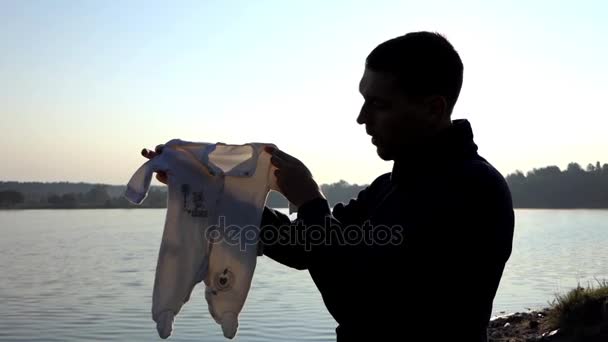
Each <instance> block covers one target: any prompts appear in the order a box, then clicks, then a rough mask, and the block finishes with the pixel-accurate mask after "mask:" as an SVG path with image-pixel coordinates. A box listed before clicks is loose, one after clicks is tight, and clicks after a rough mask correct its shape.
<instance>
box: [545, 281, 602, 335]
mask: <svg viewBox="0 0 608 342" xmlns="http://www.w3.org/2000/svg"><path fill="white" fill-rule="evenodd" d="M596 281H597V280H596ZM597 283H598V286H595V287H594V286H588V287H586V288H584V287H581V286H580V283H579V284H578V286H577V287H576V288H575V289H572V290H570V291H569V292H567V293H566V294H557V295H556V297H555V299H554V300H553V302H551V303H550V308H549V314H548V316H547V323H548V324H549V326H550V327H551V328H552V329H557V328H559V329H560V330H561V331H562V332H564V333H566V334H571V335H587V334H588V333H589V332H590V331H593V330H597V328H599V327H602V326H606V325H608V281H605V280H604V281H597Z"/></svg>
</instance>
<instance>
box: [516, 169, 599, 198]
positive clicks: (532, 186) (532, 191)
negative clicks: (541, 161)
mask: <svg viewBox="0 0 608 342" xmlns="http://www.w3.org/2000/svg"><path fill="white" fill-rule="evenodd" d="M506 178H507V182H508V183H509V188H510V189H511V194H512V196H513V203H514V205H515V206H516V207H517V208H563V209H575V208H608V164H603V165H600V162H597V163H596V164H595V165H593V164H589V165H587V168H586V169H583V168H582V167H581V166H580V165H579V164H577V163H570V164H568V167H567V168H566V170H563V171H562V170H560V168H559V167H557V166H547V167H543V168H539V169H533V170H532V171H529V172H528V173H527V174H525V175H524V174H523V173H522V172H521V171H516V172H515V173H513V174H510V175H508V176H507V177H506Z"/></svg>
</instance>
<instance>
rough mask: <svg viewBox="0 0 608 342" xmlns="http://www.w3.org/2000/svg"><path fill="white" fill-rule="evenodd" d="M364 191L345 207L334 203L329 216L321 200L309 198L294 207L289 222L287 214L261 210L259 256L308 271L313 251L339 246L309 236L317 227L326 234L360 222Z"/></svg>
mask: <svg viewBox="0 0 608 342" xmlns="http://www.w3.org/2000/svg"><path fill="white" fill-rule="evenodd" d="M368 189H369V187H368V188H366V189H364V190H362V191H361V192H359V194H358V195H357V198H356V199H351V200H350V201H349V202H348V204H346V205H344V204H342V203H338V204H337V205H336V206H334V209H333V213H332V210H331V209H330V206H329V203H328V202H327V200H326V199H325V198H316V199H313V200H311V201H309V202H307V203H305V204H303V205H302V206H300V208H298V216H297V218H296V220H294V221H293V222H292V221H291V220H290V219H289V217H288V216H287V215H285V214H283V213H280V212H278V211H276V210H273V209H270V208H268V207H265V208H264V213H263V216H262V227H261V241H262V244H263V254H264V255H267V256H268V257H270V258H271V259H273V260H275V261H277V262H279V263H281V264H283V265H286V266H289V267H292V268H296V269H299V270H303V269H308V268H309V267H310V266H311V265H312V264H313V263H314V260H315V255H316V254H317V253H316V251H317V250H320V249H327V248H337V247H339V246H338V243H339V242H338V241H339V240H331V241H332V244H330V245H328V244H325V243H321V242H320V241H319V238H318V236H317V237H314V236H313V234H315V233H319V231H318V229H319V228H320V229H323V231H322V233H326V232H327V231H326V229H327V227H331V228H332V229H336V228H337V229H342V227H343V226H344V225H345V224H353V223H355V222H361V218H362V217H363V216H364V213H365V210H366V197H367V193H368V191H369V190H368ZM312 227H314V229H313V228H312ZM333 241H335V242H333Z"/></svg>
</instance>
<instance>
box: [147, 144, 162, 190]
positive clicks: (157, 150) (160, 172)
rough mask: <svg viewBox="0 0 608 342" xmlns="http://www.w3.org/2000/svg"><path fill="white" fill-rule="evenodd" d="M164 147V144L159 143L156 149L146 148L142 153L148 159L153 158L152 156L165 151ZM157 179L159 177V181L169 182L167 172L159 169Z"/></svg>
mask: <svg viewBox="0 0 608 342" xmlns="http://www.w3.org/2000/svg"><path fill="white" fill-rule="evenodd" d="M163 147H164V145H158V146H156V148H155V149H154V151H151V150H148V149H147V148H144V149H142V150H141V155H142V156H144V157H146V158H148V159H152V158H154V157H156V156H157V155H159V154H161V152H162V151H163ZM156 179H158V181H159V182H161V183H163V184H167V174H166V173H164V172H162V171H159V172H157V173H156Z"/></svg>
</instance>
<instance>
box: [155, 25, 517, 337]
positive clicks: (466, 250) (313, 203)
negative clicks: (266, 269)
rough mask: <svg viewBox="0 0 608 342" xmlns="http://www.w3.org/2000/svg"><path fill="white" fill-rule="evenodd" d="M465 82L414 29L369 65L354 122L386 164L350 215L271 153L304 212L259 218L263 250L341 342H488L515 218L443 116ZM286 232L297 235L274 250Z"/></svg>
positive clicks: (500, 183) (427, 36)
mask: <svg viewBox="0 0 608 342" xmlns="http://www.w3.org/2000/svg"><path fill="white" fill-rule="evenodd" d="M462 79H463V65H462V62H461V59H460V57H459V55H458V53H457V52H456V51H455V49H454V48H453V46H452V45H451V44H450V43H449V42H448V41H447V40H446V39H445V38H444V37H443V36H441V35H439V34H436V33H431V32H411V33H408V34H406V35H403V36H400V37H396V38H394V39H390V40H388V41H386V42H384V43H382V44H380V45H378V46H377V47H376V48H375V49H374V50H373V51H372V52H371V53H370V54H369V56H368V57H367V60H366V64H365V71H364V73H363V77H362V78H361V81H360V84H359V91H360V92H361V95H362V96H363V98H364V100H365V102H364V104H363V106H362V108H361V112H360V113H359V116H358V117H357V123H359V124H361V125H365V129H366V131H367V133H368V134H369V135H370V136H371V137H372V139H371V140H372V144H374V145H375V146H376V149H377V153H378V155H379V156H380V158H382V159H383V160H393V161H394V164H393V169H392V172H390V173H386V174H383V175H381V176H379V177H378V178H376V179H375V180H374V181H373V182H372V183H371V184H370V185H369V186H367V187H366V188H365V189H364V190H362V191H361V192H360V193H359V194H358V195H357V198H355V199H351V200H350V201H349V202H348V203H347V204H343V203H338V204H336V205H335V206H334V207H333V209H331V208H330V206H329V204H328V202H327V200H326V199H325V197H324V195H323V194H322V192H321V191H320V189H319V186H318V185H317V183H316V182H315V180H314V178H313V176H312V174H311V172H310V171H309V170H308V168H307V167H306V166H305V165H304V164H303V163H302V162H300V161H299V160H298V159H297V158H295V157H293V156H290V155H289V154H287V153H285V152H284V151H281V150H269V152H271V153H272V155H273V156H272V159H271V161H272V163H273V164H274V165H275V166H276V167H277V170H276V171H275V175H276V177H277V181H278V185H279V187H280V189H281V192H282V193H283V195H284V196H285V197H286V198H287V199H288V200H289V201H290V202H291V203H293V204H294V205H295V206H297V207H298V213H297V219H296V220H295V221H294V222H291V220H290V219H289V217H288V216H287V215H285V214H283V213H281V212H279V211H276V210H273V209H270V208H268V207H266V208H265V209H264V214H263V219H262V230H261V233H262V234H261V239H262V242H263V253H264V255H266V256H268V257H270V258H272V259H273V260H275V261H277V262H279V263H281V264H284V265H287V266H289V267H292V268H295V269H299V270H308V272H309V273H310V275H311V277H312V279H313V281H314V283H315V284H316V286H317V288H318V290H319V291H320V293H321V295H322V298H323V301H324V303H325V305H326V307H327V309H328V311H329V313H330V314H331V315H332V316H333V318H334V319H335V320H336V322H337V323H338V327H337V328H336V336H337V340H338V341H363V340H366V341H389V340H395V341H397V340H398V341H448V340H449V341H458V340H464V341H475V342H477V341H487V324H488V322H489V319H490V315H491V311H492V305H493V300H494V296H495V294H496V291H497V288H498V285H499V282H500V279H501V277H502V273H503V270H504V266H505V264H506V262H507V260H508V259H509V257H510V255H511V247H512V238H513V228H514V213H513V206H512V202H511V195H510V192H509V189H508V187H507V184H506V182H505V180H504V178H503V177H502V175H501V174H500V173H499V172H498V171H497V170H496V169H495V168H494V167H493V166H492V165H491V164H490V163H489V162H488V161H486V160H485V159H484V158H482V157H481V156H479V155H478V153H477V145H476V144H475V142H474V141H473V133H472V128H471V126H470V124H469V122H468V121H467V120H464V119H461V120H452V119H451V114H452V109H453V108H454V105H455V104H456V101H457V99H458V96H459V94H460V89H461V86H462ZM144 155H145V156H148V157H151V156H153V155H154V152H150V151H148V152H144ZM362 162H364V161H362ZM159 177H160V179H161V181H162V180H163V179H162V175H160V176H159ZM271 230H275V231H274V232H271V233H269V231H271ZM357 231H358V232H357ZM277 232H278V234H277ZM286 234H287V235H286ZM293 234H299V236H301V237H303V238H302V239H299V240H298V239H283V240H279V239H277V236H282V237H285V236H289V235H293ZM319 236H321V238H319ZM328 236H329V238H328ZM285 240H289V243H285ZM321 240H322V241H321ZM294 241H295V242H294Z"/></svg>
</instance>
